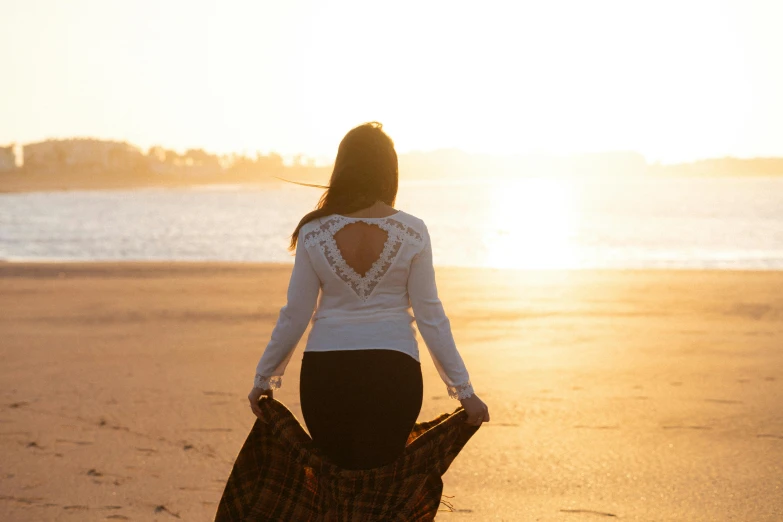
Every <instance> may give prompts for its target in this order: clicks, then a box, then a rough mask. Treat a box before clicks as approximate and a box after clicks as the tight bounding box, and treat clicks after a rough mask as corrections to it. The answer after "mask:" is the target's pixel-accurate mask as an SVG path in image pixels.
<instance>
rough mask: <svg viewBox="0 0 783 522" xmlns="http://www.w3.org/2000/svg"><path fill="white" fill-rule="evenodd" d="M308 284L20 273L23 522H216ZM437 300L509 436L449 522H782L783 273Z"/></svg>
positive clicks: (11, 415)
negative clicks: (253, 400)
mask: <svg viewBox="0 0 783 522" xmlns="http://www.w3.org/2000/svg"><path fill="white" fill-rule="evenodd" d="M290 269H291V268H290V265H272V264H269V265H261V264H248V265H239V264H195V263H194V264H188V263H178V264H166V263H143V264H141V263H116V264H114V263H105V264H0V360H1V361H2V364H1V365H0V379H1V382H2V388H1V389H0V394H2V397H0V462H2V467H1V469H0V520H3V521H50V520H51V521H53V520H64V521H91V520H140V521H151V520H160V521H167V520H171V521H175V520H178V519H179V520H185V521H206V520H211V519H212V517H213V515H214V512H215V508H216V503H217V501H218V500H219V498H220V494H221V492H222V489H223V486H224V484H225V480H226V477H227V476H228V473H229V471H230V469H231V465H232V462H233V458H234V457H235V456H236V453H237V452H238V451H239V448H240V446H241V444H242V442H243V441H244V438H245V436H246V435H247V432H248V430H249V429H250V426H251V424H252V422H253V420H254V417H252V414H251V412H250V409H249V408H248V406H247V400H246V398H245V397H246V395H247V392H248V391H249V388H250V386H251V384H252V377H253V372H254V368H255V364H256V362H257V360H258V357H259V356H260V354H261V352H262V350H263V348H264V346H265V344H266V341H267V340H268V338H269V334H270V332H271V329H272V327H273V326H274V321H275V320H276V318H277V313H278V311H279V309H280V307H281V306H282V305H283V303H284V296H285V289H286V285H287V283H288V276H289V274H290ZM438 281H439V286H440V291H441V297H442V299H443V302H444V305H445V308H446V311H447V313H448V314H449V316H450V318H451V321H452V326H453V329H454V335H455V338H456V340H457V343H458V346H459V347H460V351H461V353H462V355H463V357H464V359H465V361H466V363H467V364H468V368H469V370H470V372H471V376H472V378H473V382H474V385H475V387H476V389H477V390H478V392H479V394H480V395H481V397H482V398H483V399H484V400H485V401H486V402H487V403H488V404H489V406H490V410H491V414H492V422H491V423H489V424H486V425H484V426H483V427H482V428H481V429H480V430H479V432H478V433H477V434H476V435H475V436H474V438H473V439H472V440H471V441H470V443H469V444H468V446H467V447H466V449H465V450H464V451H463V453H462V454H461V455H460V456H459V457H458V458H457V460H456V461H455V463H454V465H453V466H452V468H451V469H450V470H449V472H448V473H447V475H446V477H445V488H444V493H445V494H446V495H450V496H451V495H453V498H450V499H448V500H449V501H450V502H451V503H452V504H453V506H454V509H455V511H454V512H451V513H449V512H445V511H444V512H443V513H441V514H440V515H439V516H438V520H506V521H527V520H541V521H561V520H562V521H583V520H584V521H587V520H615V519H617V520H639V521H652V520H656V521H661V520H689V521H719V520H742V521H779V520H783V272H730V271H584V272H579V271H577V272H534V271H519V272H517V271H502V270H482V269H454V268H439V269H438ZM306 335H307V332H306V333H305V336H306ZM305 338H306V337H304V338H303V341H302V342H301V343H300V346H299V348H297V352H296V354H295V355H294V357H293V359H292V362H291V364H290V366H289V368H288V371H287V372H286V376H285V377H284V382H283V388H282V390H280V391H279V392H278V393H277V395H276V398H278V399H279V400H281V401H282V402H284V403H285V404H286V405H288V406H289V407H290V408H291V409H292V411H293V412H294V413H295V414H296V415H297V416H298V417H299V418H300V419H301V415H300V411H299V407H298V392H297V390H298V371H299V361H300V359H301V350H302V348H303V345H304V339H305ZM420 348H421V351H422V363H423V364H422V366H423V370H424V376H425V399H424V407H423V410H422V414H421V418H422V419H425V418H429V417H432V416H434V415H436V414H437V413H440V412H444V411H451V410H453V409H454V408H455V407H456V406H457V404H458V403H457V402H456V401H452V400H450V399H449V398H448V397H447V396H446V393H445V388H444V386H443V384H442V383H441V382H440V380H439V379H438V376H437V373H436V372H435V369H434V367H433V365H432V363H431V361H430V358H429V356H428V355H427V353H426V348H425V346H424V343H423V342H422V343H421V345H420Z"/></svg>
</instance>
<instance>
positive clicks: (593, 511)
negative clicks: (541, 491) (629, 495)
mask: <svg viewBox="0 0 783 522" xmlns="http://www.w3.org/2000/svg"><path fill="white" fill-rule="evenodd" d="M560 511H562V512H563V513H584V514H587V515H601V516H604V517H616V516H617V515H615V514H614V513H609V512H606V511H595V510H592V509H561V510H560Z"/></svg>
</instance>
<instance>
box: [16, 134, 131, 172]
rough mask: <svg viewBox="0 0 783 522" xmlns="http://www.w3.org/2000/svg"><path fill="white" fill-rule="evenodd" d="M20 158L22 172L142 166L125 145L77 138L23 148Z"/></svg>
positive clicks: (117, 169)
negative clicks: (22, 167)
mask: <svg viewBox="0 0 783 522" xmlns="http://www.w3.org/2000/svg"><path fill="white" fill-rule="evenodd" d="M23 157H24V167H25V169H30V170H45V171H60V170H68V171H74V170H78V171H131V170H135V169H138V168H139V167H140V166H142V165H143V164H144V155H143V154H142V153H141V151H140V150H139V149H137V148H136V147H134V146H133V145H130V144H128V143H125V142H119V141H102V140H95V139H78V138H77V139H69V140H48V141H42V142H40V143H31V144H28V145H25V146H24V148H23Z"/></svg>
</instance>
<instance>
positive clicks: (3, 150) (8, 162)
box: [0, 145, 16, 172]
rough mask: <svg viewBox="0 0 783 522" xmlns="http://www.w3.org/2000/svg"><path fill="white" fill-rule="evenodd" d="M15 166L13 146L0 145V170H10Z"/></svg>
mask: <svg viewBox="0 0 783 522" xmlns="http://www.w3.org/2000/svg"><path fill="white" fill-rule="evenodd" d="M15 168H16V153H15V152H14V146H13V145H8V146H7V147H0V172H10V171H12V170H14V169H15Z"/></svg>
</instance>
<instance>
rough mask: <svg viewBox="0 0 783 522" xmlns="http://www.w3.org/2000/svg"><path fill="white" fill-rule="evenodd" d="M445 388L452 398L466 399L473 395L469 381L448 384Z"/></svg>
mask: <svg viewBox="0 0 783 522" xmlns="http://www.w3.org/2000/svg"><path fill="white" fill-rule="evenodd" d="M446 389H447V390H448V391H449V397H451V398H452V399H467V398H468V397H470V396H472V395H473V393H474V392H473V385H472V384H470V381H468V382H466V383H465V384H458V385H457V386H448V387H446Z"/></svg>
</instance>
